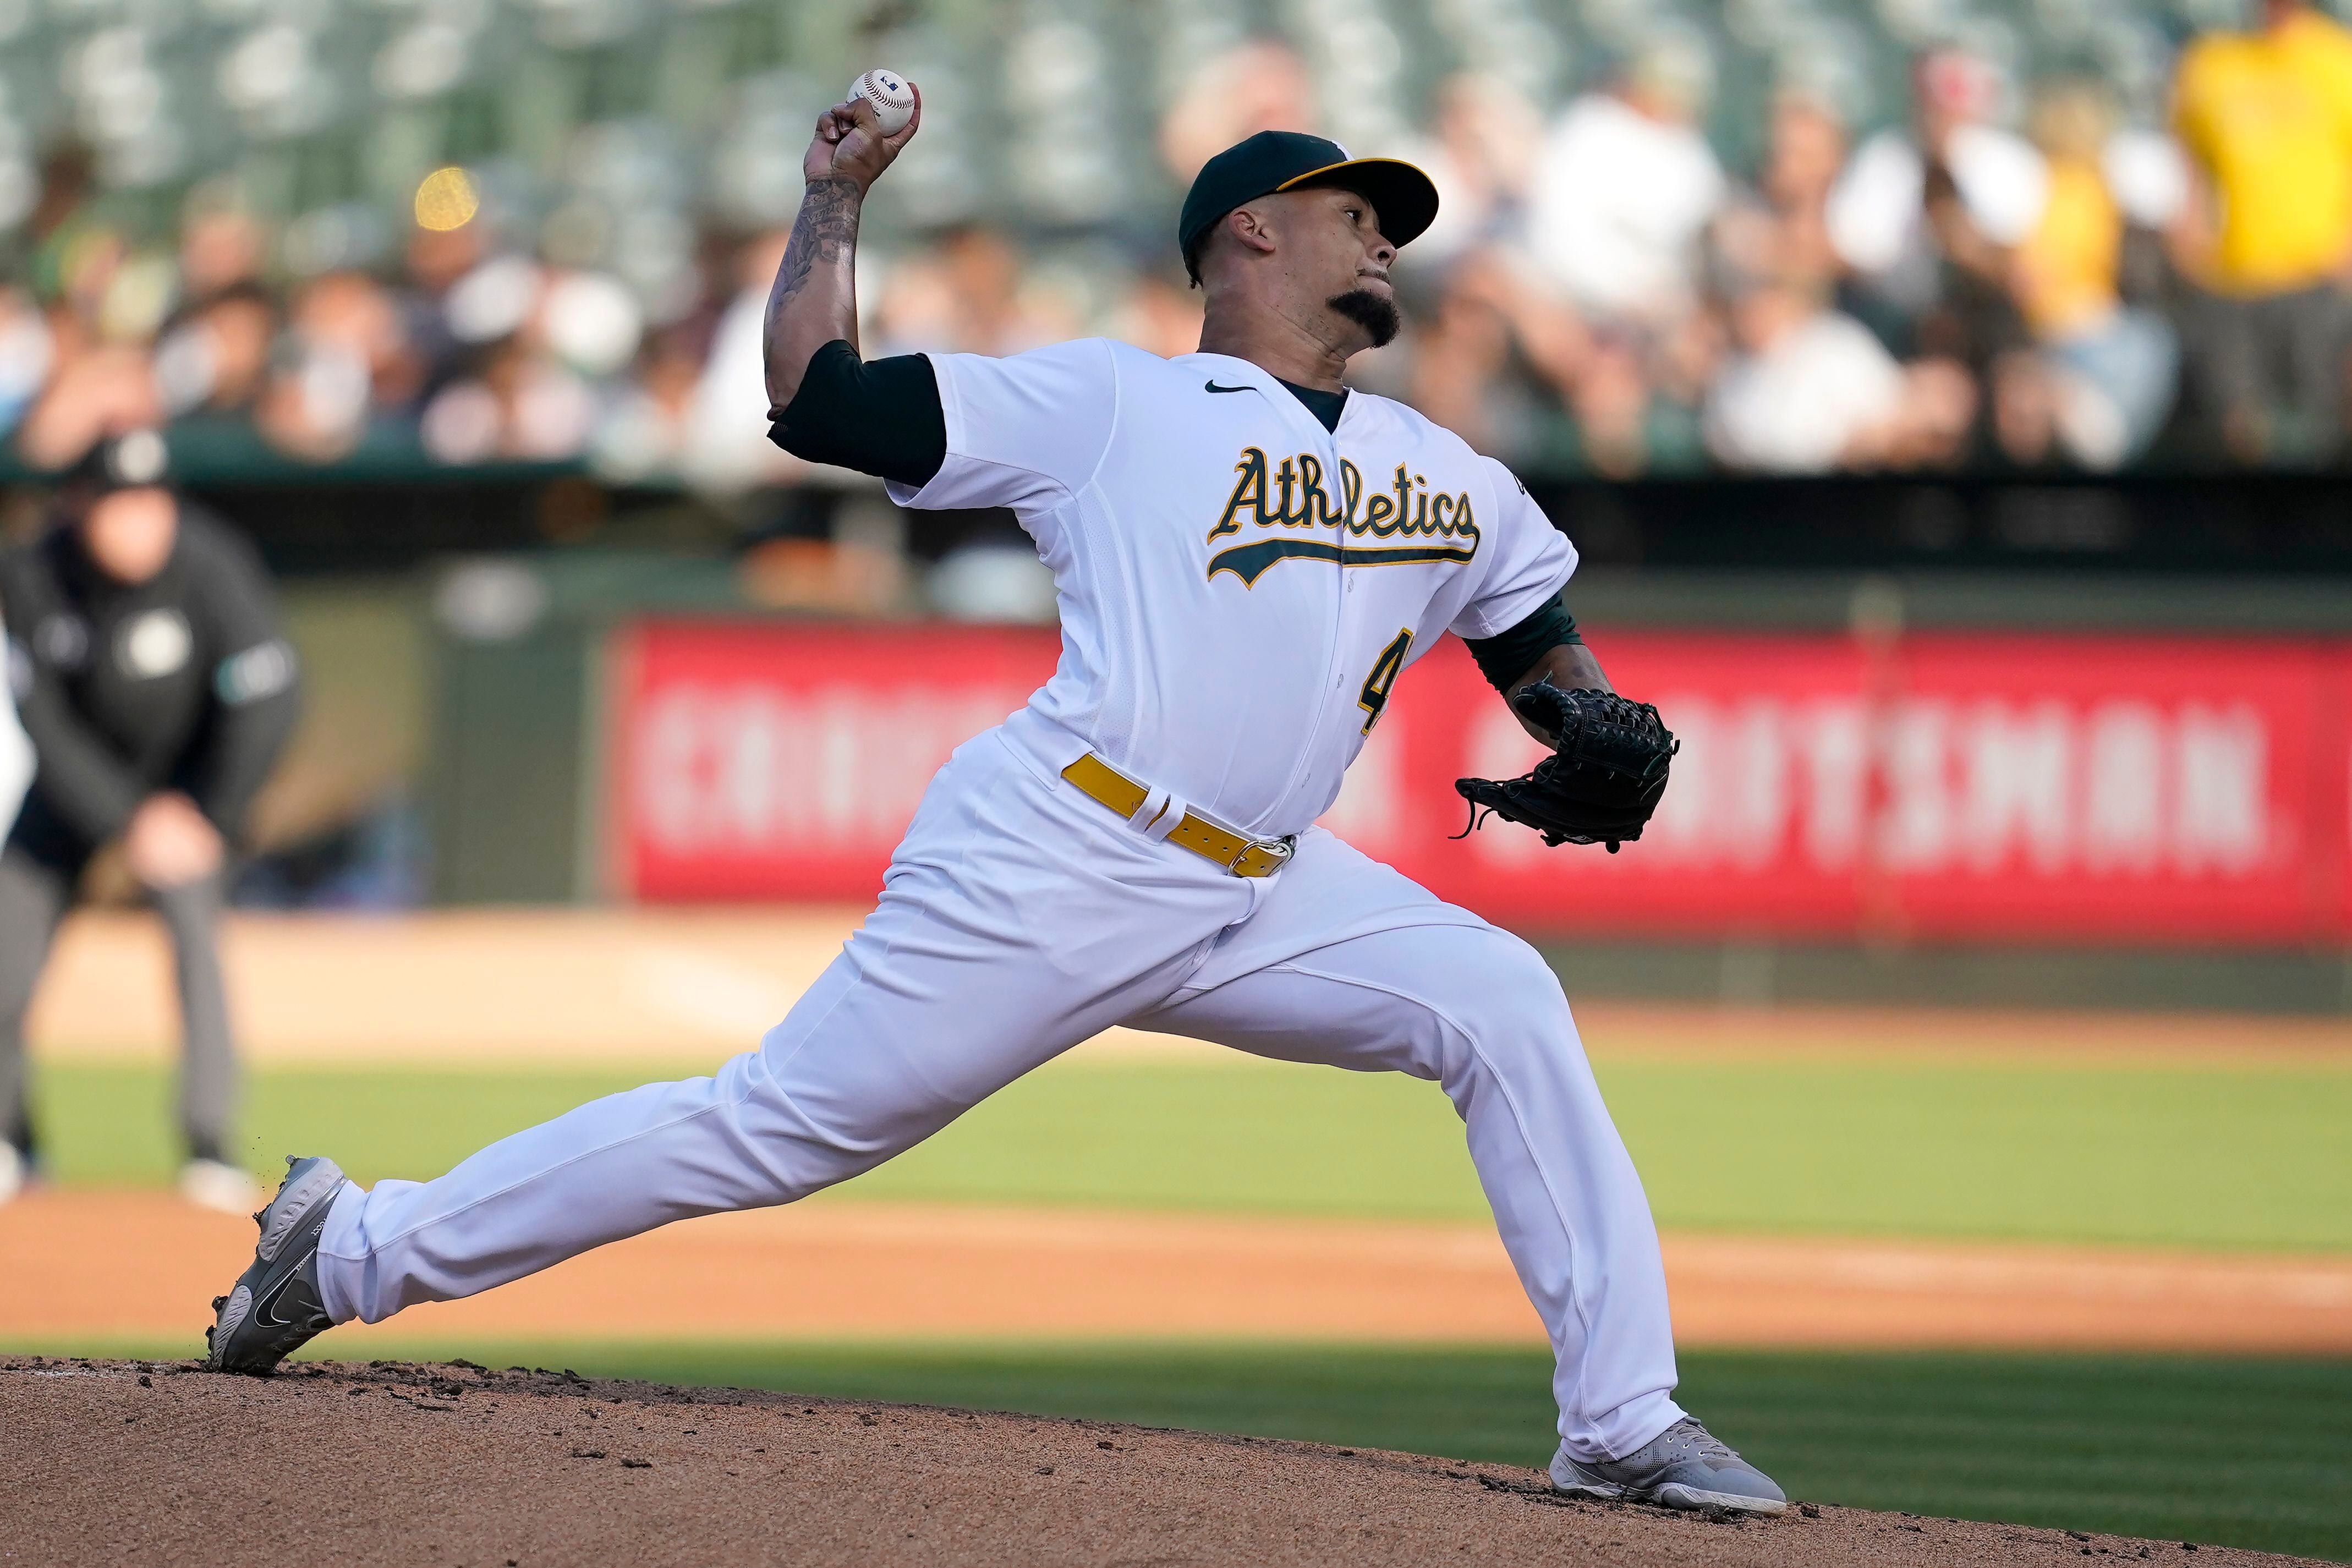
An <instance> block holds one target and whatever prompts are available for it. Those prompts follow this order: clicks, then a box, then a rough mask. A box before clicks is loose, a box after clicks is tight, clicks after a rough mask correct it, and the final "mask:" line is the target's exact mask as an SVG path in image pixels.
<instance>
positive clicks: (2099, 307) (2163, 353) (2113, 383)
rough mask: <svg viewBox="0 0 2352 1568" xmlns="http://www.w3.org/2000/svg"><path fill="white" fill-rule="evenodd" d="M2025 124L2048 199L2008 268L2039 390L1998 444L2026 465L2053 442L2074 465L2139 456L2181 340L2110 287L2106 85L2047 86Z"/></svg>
mask: <svg viewBox="0 0 2352 1568" xmlns="http://www.w3.org/2000/svg"><path fill="white" fill-rule="evenodd" d="M2031 129H2032V136H2033V142H2034V144H2035V146H2036V147H2038V148H2039V149H2040V150H2041V153H2042V157H2043V159H2044V160H2045V162H2046V163H2047V165H2048V169H2049V195H2048V196H2047V198H2046V199H2045V200H2044V202H2043V204H2042V216H2041V219H2040V220H2039V221H2038V222H2037V223H2036V224H2035V225H2034V226H2033V229H2032V232H2031V233H2029V234H2028V235H2027V236H2026V237H2025V238H2024V239H2023V240H2022V241H2021V243H2020V244H2019V245H2018V247H2017V250H2016V253H2015V256H2014V258H2013V260H2012V262H2011V268H2012V271H2013V278H2014V284H2013V289H2014V292H2015V295H2016V298H2017V302H2018V306H2019V309H2020V310H2022V311H2023V312H2024V316H2025V323H2026V326H2027V327H2028V328H2029V329H2030V330H2031V331H2032V334H2033V336H2034V338H2035V340H2036V341H2037V342H2038V344H2039V353H2037V354H2036V355H2035V356H2034V359H2033V363H2032V366H2031V367H2030V368H2029V369H2028V370H2027V371H2026V372H2025V373H2024V374H2028V375H2030V376H2032V378H2033V379H2034V380H2036V381H2037V382H2038V383H2039V384H2040V385H2039V386H2038V387H2037V388H2036V395H2033V396H2031V397H2028V398H2026V399H2024V400H2022V401H2021V402H2019V403H2018V404H2016V405H2015V406H2016V408H2017V410H2018V413H2017V416H2014V417H2012V419H2011V420H2009V421H2006V422H2005V423H2004V428H2003V430H2002V432H2001V434H2002V445H2003V446H2004V447H2007V448H2008V449H2009V451H2010V455H2011V457H2012V458H2018V459H2020V460H2021V461H2027V462H2036V461H2040V460H2042V459H2043V458H2045V457H2046V456H2047V454H2048V448H2049V447H2050V446H2051V444H2052V443H2053V441H2054V442H2055V443H2056V444H2057V445H2058V446H2059V447H2063V449H2064V452H2065V455H2066V456H2067V457H2068V458H2072V459H2073V460H2074V462H2076V463H2079V464H2081V465H2082V466H2083V467H2084V468H2099V469H2109V468H2116V467H2118V466H2120V465H2121V464H2123V463H2125V462H2126V461H2128V460H2130V459H2131V458H2137V456H2139V455H2140V453H2141V452H2143V451H2145V450H2146V449H2147V445H2148V443H2149V442H2150V441H2152V440H2154V439H2155V438H2156V435H2157V432H2158V430H2159V429H2161V428H2162V426H2163V425H2164V421H2165V418H2166V416H2168V414H2170V412H2171V410H2172V403H2173V392H2174V386H2175V382H2176V378H2177V375H2178V371H2179V345H2178V343H2177V342H2176V340H2175V339H2174V336H2173V333H2172V329H2171V328H2170V327H2169V326H2168V324H2166V322H2165V321H2164V320H2163V319H2162V318H2161V317H2159V316H2158V315H2156V314H2155V313H2154V312H2152V311H2148V310H2136V309H2133V308H2131V307H2128V306H2126V305H2125V304H2124V302H2123V300H2122V298H2121V295H2120V294H2119V292H2118V290H2117V289H2116V272H2117V269H2118V268H2119V266H2120V264H2121V260H2122V255H2123V238H2124V218H2123V214H2122V212H2121V210H2120V209H2119V208H2118V207H2117V206H2116V199H2115V197H2114V195H2112V194H2111V193H2110V192H2109V190H2108V189H2107V181H2106V176H2105V174H2104V173H2103V172H2102V167H2101V160H2102V158H2103V156H2104V155H2105V151H2106V148H2107V144H2108V140H2109V138H2110V137H2111V136H2112V135H2113V133H2114V130H2115V126H2114V114H2113V110H2111V108H2110V107H2109V103H2108V100H2107V97H2106V94H2105V90H2104V89H2102V88H2101V87H2100V86H2099V85H2098V84H2097V83H2095V82H2092V81H2060V82H2056V83H2053V84H2052V85H2051V86H2049V87H2046V88H2045V89H2043V90H2042V93H2041V94H2040V97H2039V99H2038V101H2037V102H2036V103H2035V105H2034V109H2033V116H2032V126H2031ZM2029 409H2031V410H2033V411H2035V412H2036V413H2038V414H2040V415H2041V417H2040V418H2039V419H2035V418H2032V417H2029V416H2027V415H2026V411H2027V410H2029ZM2027 426H2039V427H2038V428H2029V427H2027Z"/></svg>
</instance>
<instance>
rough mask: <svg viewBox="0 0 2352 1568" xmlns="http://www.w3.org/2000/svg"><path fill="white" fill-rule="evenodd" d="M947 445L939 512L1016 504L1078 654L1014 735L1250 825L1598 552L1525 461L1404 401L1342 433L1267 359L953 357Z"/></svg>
mask: <svg viewBox="0 0 2352 1568" xmlns="http://www.w3.org/2000/svg"><path fill="white" fill-rule="evenodd" d="M930 358H931V363H932V366H933V368H934V369H935V371H936V372H937V374H938V377H939V387H940V405H941V406H942V408H943V409H944V411H945V414H946V424H947V459H946V461H945V462H944V463H942V464H941V465H940V470H939V472H938V473H937V474H935V475H933V476H932V478H931V479H930V480H929V482H928V483H927V484H925V485H923V486H922V487H921V488H920V489H908V488H907V487H905V486H903V485H893V486H891V487H890V490H891V495H892V496H893V498H894V499H896V500H898V501H899V502H900V503H901V504H904V505H910V506H917V507H988V506H1003V507H1010V508H1011V509H1012V510H1013V513H1014V514H1015V515H1016V516H1017V517H1019V519H1020V520H1021V525H1022V526H1023V527H1024V529H1026V530H1027V531H1028V532H1029V535H1030V537H1031V538H1032V539H1034V541H1035V542H1036V544H1037V550H1038V553H1039V554H1040V555H1041V556H1042V557H1043V558H1044V559H1045V563H1046V565H1048V566H1050V567H1051V568H1052V569H1053V572H1054V581H1055V587H1056V590H1057V592H1058V595H1059V597H1060V601H1061V623H1062V637H1063V651H1062V659H1061V664H1060V667H1059V668H1057V669H1056V670H1055V674H1054V678H1053V679H1052V680H1051V681H1050V682H1049V683H1047V685H1046V686H1045V688H1044V689H1042V690H1040V691H1039V692H1038V693H1037V694H1036V696H1035V697H1034V698H1033V699H1031V700H1030V704H1029V707H1028V708H1027V709H1026V710H1024V712H1022V713H1020V714H1017V715H1015V716H1014V718H1013V721H1011V724H1010V725H1009V726H1008V728H1010V729H1012V730H1013V731H1015V732H1016V733H1017V734H1019V736H1020V738H1021V739H1022V740H1023V741H1024V742H1026V743H1027V744H1029V745H1031V746H1032V747H1034V748H1035V750H1036V751H1037V752H1039V754H1040V755H1041V756H1044V757H1045V758H1047V759H1048V760H1050V761H1051V762H1052V763H1053V764H1054V765H1055V767H1059V766H1061V765H1063V764H1065V763H1068V762H1071V761H1075V760H1076V758H1077V756H1078V755H1079V754H1080V753H1082V752H1085V751H1087V750H1088V749H1092V750H1094V751H1096V752H1099V753H1100V754H1101V755H1102V757H1103V759H1104V761H1106V762H1108V763H1110V764H1111V765H1112V766H1114V767H1117V768H1118V769H1120V770H1121V771H1122V772H1124V773H1128V774H1129V776H1130V777H1133V778H1136V779H1138V780H1140V781H1143V782H1145V783H1147V784H1154V785H1157V786H1159V787H1160V788H1163V789H1166V790H1169V791H1171V792H1172V793H1173V794H1174V795H1177V796H1178V797H1180V798H1181V800H1182V801H1183V802H1184V803H1185V804H1186V805H1192V806H1193V807H1195V808H1197V809H1200V810H1202V811H1205V812H1207V813H1208V814H1209V815H1211V816H1215V817H1218V818H1220V819H1222V820H1223V821H1224V822H1226V823H1228V824H1229V825H1231V826H1234V827H1238V828H1241V829H1244V830H1245V831H1247V832H1251V833H1256V834H1263V835H1268V836H1275V835H1283V834H1291V833H1297V832H1298V831H1300V830H1301V829H1303V828H1305V827H1306V826H1307V824H1309V823H1311V822H1313V821H1314V820H1315V819H1316V818H1317V817H1318V816H1321V815H1322V814H1323V812H1324V811H1325V810H1327V809H1328V807H1329V806H1330V805H1331V803H1332V801H1333V800H1335V799H1336V798H1338V796H1339V778H1340V775H1341V774H1342V773H1345V772H1346V771H1347V767H1348V764H1349V763H1351V762H1353V761H1354V760H1355V757H1356V753H1357V752H1358V751H1359V750H1360V749H1361V747H1362V745H1363V742H1364V737H1365V736H1366V735H1368V734H1369V733H1370V731H1371V728H1372V724H1373V722H1374V721H1375V720H1377V719H1378V718H1379V717H1380V711H1381V707H1382V706H1383V705H1384V704H1385V703H1386V701H1387V699H1388V692H1389V689H1390V687H1391V684H1392V683H1393V682H1394V681H1395V679H1396V678H1397V676H1398V674H1399V673H1400V672H1401V671H1402V669H1403V668H1404V667H1405V666H1407V665H1409V664H1411V663H1412V661H1413V660H1414V659H1416V658H1420V657H1421V656H1422V655H1423V653H1425V652H1427V651H1428V649H1429V647H1430V645H1431V644H1432V643H1433V642H1434V641H1435V640H1436V638H1437V637H1438V636H1439V635H1440V634H1442V633H1444V632H1446V631H1453V632H1455V633H1457V634H1459V635H1461V636H1463V637H1492V636H1494V635H1496V633H1498V632H1502V631H1505V630H1507V629H1508V628H1509V627H1511V626H1514V625H1516V624H1517V623H1518V622H1519V621H1521V620H1524V619H1525V618H1526V617H1527V616H1528V615H1529V614H1531V613H1532V612H1534V611H1535V610H1537V609H1538V608H1539V607H1540V606H1542V605H1544V604H1545V603H1546V602H1547V601H1548V600H1549V599H1550V598H1552V597H1553V596H1554V595H1557V594H1558V593H1559V590H1560V587H1561V585H1562V584H1565V583H1566V582H1567V581H1568V578H1569V574H1570V573H1571V572H1572V571H1573V570H1574V569H1575V565H1576V552H1575V550H1574V549H1573V548H1572V547H1571V546H1570V543H1569V542H1568V540H1567V538H1566V537H1565V536H1564V535H1563V534H1561V533H1560V532H1559V530H1557V529H1555V528H1553V527H1552V526H1551V524H1550V523H1549V521H1546V519H1545V518H1544V515H1543V513H1542V511H1541V510H1538V508H1537V506H1536V505H1535V503H1534V502H1533V501H1532V500H1529V499H1528V493H1527V491H1526V489H1524V488H1523V487H1522V486H1521V485H1520V484H1519V482H1518V481H1517V479H1514V478H1513V477H1512V476H1511V473H1510V471H1509V470H1508V469H1507V468H1504V467H1503V465H1502V464H1500V463H1498V462H1496V461H1495V460H1494V459H1493V458H1484V457H1481V456H1479V455H1478V454H1477V453H1476V452H1475V451H1473V450H1472V449H1471V448H1470V447H1469V445H1468V444H1467V443H1465V441H1463V440H1462V438H1461V437H1458V436H1455V435H1454V433H1453V432H1451V431H1449V430H1446V429H1444V428H1442V427H1441V426H1436V425H1433V424H1432V423H1431V422H1430V421H1429V420H1427V419H1425V418H1423V416H1421V415H1419V414H1417V413H1415V412H1414V411H1413V410H1412V409H1410V408H1407V407H1405V406H1404V405H1402V404H1399V403H1395V402H1391V400H1389V399H1388V398H1384V397H1376V396H1372V395H1368V394H1365V393H1361V392H1351V393H1350V394H1349V396H1348V401H1347V405H1346V407H1345V409H1344V410H1343V412H1342V413H1341V415H1340V418H1339V428H1338V429H1337V430H1336V431H1331V430H1326V429H1325V428H1324V427H1323V426H1322V423H1321V421H1319V420H1318V419H1317V418H1316V417H1315V416H1314V415H1313V414H1311V413H1310V412H1308V411H1307V408H1306V407H1305V406H1304V405H1302V404H1301V403H1300V402H1299V401H1298V399H1297V398H1296V397H1295V396H1293V395H1291V394H1290V393H1289V392H1288V391H1287V390H1286V389H1285V388H1284V387H1283V385H1282V384H1281V383H1280V382H1279V381H1277V380H1276V379H1275V377H1274V376H1273V375H1272V374H1269V373H1267V372H1266V371H1265V370H1262V369H1260V368H1259V367H1258V366H1256V365H1255V364H1252V363H1249V362H1248V361H1246V360H1240V359H1233V358H1230V357H1228V356H1226V355H1223V354H1212V353H1192V354H1185V355H1182V356H1181V357H1180V358H1176V359H1161V358H1160V357H1159V356H1158V355H1156V354H1151V353H1145V352H1143V351H1142V350H1140V349H1136V348H1130V347H1128V346H1127V345H1125V344H1121V343H1115V342H1109V341H1108V340H1106V339H1101V338H1091V339H1086V340H1082V341H1080V342H1069V343H1061V344H1056V345H1055V346H1054V347H1051V348H1045V349H1038V350H1036V351H1034V352H1033V353H1024V354H1019V355H1015V356H1013V357H1012V358H1009V359H992V358H986V357H983V356H981V355H977V354H934V355H932V356H930Z"/></svg>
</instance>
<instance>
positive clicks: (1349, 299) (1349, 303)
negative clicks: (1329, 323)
mask: <svg viewBox="0 0 2352 1568" xmlns="http://www.w3.org/2000/svg"><path fill="white" fill-rule="evenodd" d="M1323 302H1324V303H1325V304H1326V305H1328V306H1329V307H1330V308H1331V309H1332V310H1337V311H1338V312H1339V314H1341V315H1343V316H1345V317H1347V318H1348V320H1349V321H1353V322H1355V323H1356V325H1358V326H1360V327H1361V328H1363V329H1364V331H1368V332H1370V334H1371V335H1372V347H1374V348H1376V349H1379V348H1386V347H1387V346H1388V345H1389V344H1390V343H1391V342H1393V341H1395V338H1396V335H1397V329H1398V328H1399V327H1400V326H1402V325H1403V321H1402V318H1400V317H1399V316H1398V315H1397V308H1396V301H1395V300H1391V299H1388V298H1387V297H1385V296H1383V295H1380V294H1375V293H1373V292H1372V291H1371V290H1370V289H1349V290H1348V291H1347V292H1346V293H1344V294H1334V295H1332V296H1331V298H1329V299H1328V300H1324V301H1323Z"/></svg>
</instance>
